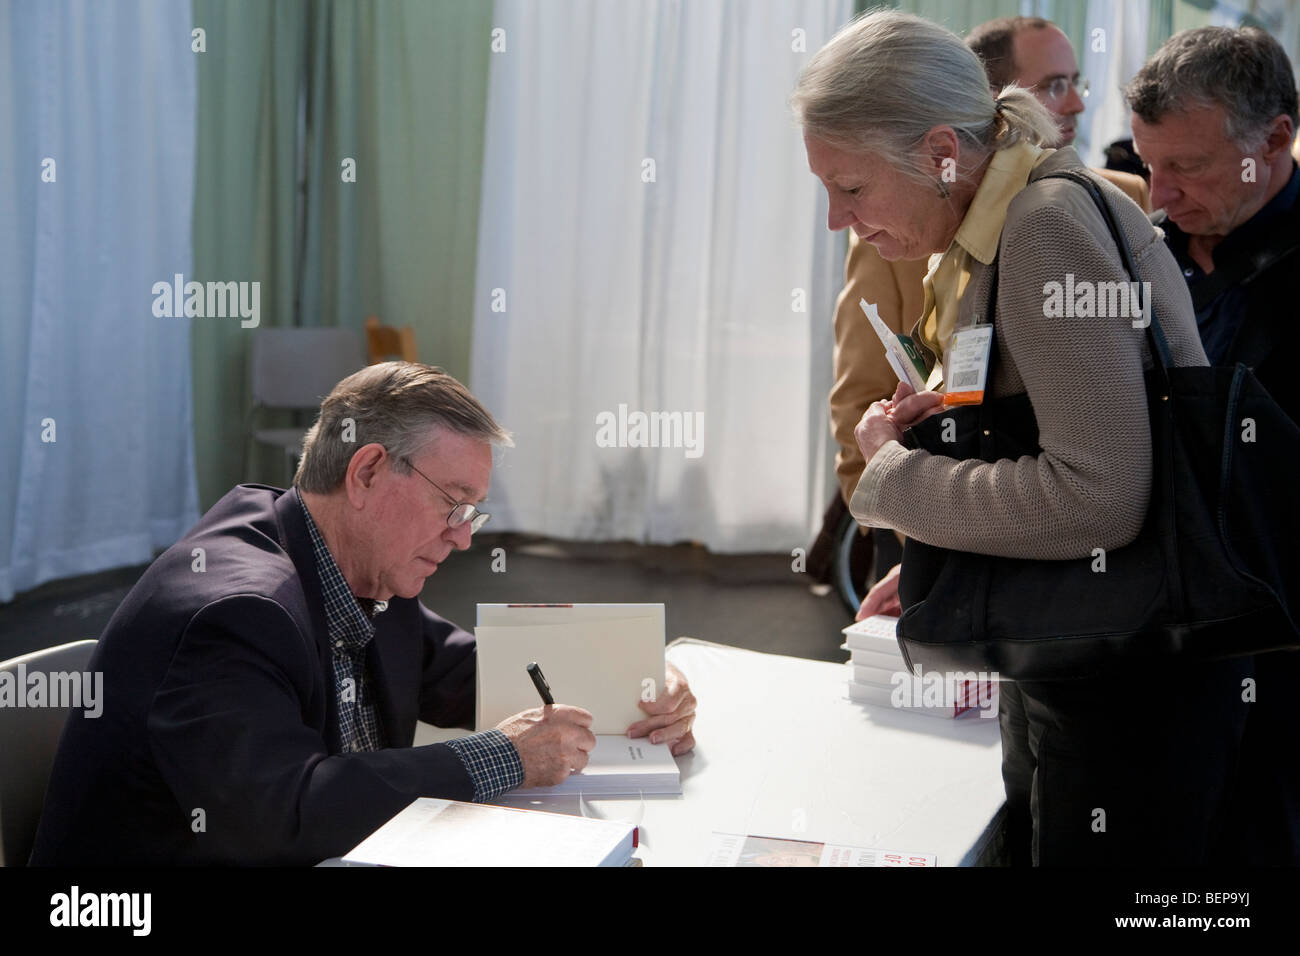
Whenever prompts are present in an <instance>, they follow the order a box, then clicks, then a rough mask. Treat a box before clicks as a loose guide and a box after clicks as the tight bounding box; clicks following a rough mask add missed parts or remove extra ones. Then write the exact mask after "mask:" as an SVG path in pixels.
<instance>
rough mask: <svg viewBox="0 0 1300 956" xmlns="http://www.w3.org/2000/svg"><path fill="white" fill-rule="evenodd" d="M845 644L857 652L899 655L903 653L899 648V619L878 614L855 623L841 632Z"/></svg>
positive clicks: (901, 655)
mask: <svg viewBox="0 0 1300 956" xmlns="http://www.w3.org/2000/svg"><path fill="white" fill-rule="evenodd" d="M840 633H841V634H843V635H844V643H846V644H847V645H848V646H849V647H850V648H852V649H853V650H855V651H874V652H875V653H877V654H891V655H897V656H898V658H899V660H902V657H903V652H902V650H901V649H900V648H899V646H898V618H896V617H889V616H888V615H885V614H877V615H875V616H873V617H869V618H867V619H866V620H865V621H855V622H854V623H852V624H850V625H849V626H848V627H846V628H844V629H842V630H841V631H840Z"/></svg>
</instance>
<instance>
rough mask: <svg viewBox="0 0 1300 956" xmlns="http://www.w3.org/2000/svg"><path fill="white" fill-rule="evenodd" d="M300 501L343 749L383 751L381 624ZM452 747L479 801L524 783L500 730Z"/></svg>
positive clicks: (379, 605) (377, 608)
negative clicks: (374, 681)
mask: <svg viewBox="0 0 1300 956" xmlns="http://www.w3.org/2000/svg"><path fill="white" fill-rule="evenodd" d="M298 502H299V504H301V505H302V513H303V517H304V518H305V519H306V521H307V530H308V531H309V532H310V533H311V544H312V551H313V554H314V555H315V558H316V570H317V573H318V574H319V575H320V580H321V590H322V591H323V593H324V595H325V623H326V627H327V628H328V632H329V643H330V650H331V655H330V656H331V658H332V662H333V667H334V693H335V695H336V697H337V698H338V710H339V736H340V738H341V739H342V743H343V752H344V753H357V752H360V751H366V750H379V749H381V748H382V747H383V746H384V740H383V731H382V729H381V728H380V726H379V716H378V714H377V712H376V711H375V705H374V699H373V696H372V691H371V687H370V679H369V674H368V672H367V670H366V665H365V651H366V645H367V644H369V643H370V639H371V638H372V637H374V636H375V625H374V624H373V623H372V622H371V620H370V616H369V615H368V614H367V613H366V611H365V610H364V608H363V607H362V604H361V602H360V601H359V600H358V599H357V598H356V597H355V596H353V594H352V590H351V588H349V587H348V583H347V581H346V580H345V579H344V577H343V572H342V571H340V570H339V566H338V564H336V563H335V561H334V556H333V555H332V554H330V550H329V548H328V547H326V545H325V539H324V538H323V537H322V536H321V533H320V530H319V529H318V528H317V527H316V522H314V521H313V520H312V517H311V512H309V511H308V510H307V504H306V502H304V501H303V500H302V496H301V495H299V496H298ZM387 607H388V604H387V602H386V601H376V602H374V611H373V613H375V614H378V613H380V612H381V611H383V610H385V609H386V608H387ZM349 678H350V679H351V680H352V685H351V686H352V687H354V688H356V692H355V694H349V695H346V696H349V697H354V700H346V701H345V700H344V699H343V698H344V696H345V694H344V693H343V691H344V688H345V687H347V686H348V685H347V684H345V683H344V682H345V681H346V680H348V679H349ZM447 746H448V747H450V748H451V750H452V751H453V752H454V753H455V754H456V756H457V757H459V758H460V762H461V763H462V764H464V766H465V772H466V773H467V774H469V778H470V780H471V781H472V782H473V784H474V800H475V802H478V803H482V802H484V801H487V800H491V799H492V798H494V797H496V796H499V795H500V794H503V793H505V792H506V791H507V790H513V789H514V788H515V787H518V786H520V785H521V784H522V783H523V782H524V765H523V761H521V760H520V759H519V751H517V750H516V749H515V745H514V744H512V743H511V742H510V738H509V737H507V736H506V735H505V734H503V733H502V732H501V731H499V730H487V731H484V732H482V733H478V734H471V735H470V736H468V737H462V738H460V739H459V740H451V741H448V742H447Z"/></svg>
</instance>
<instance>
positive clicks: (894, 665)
mask: <svg viewBox="0 0 1300 956" xmlns="http://www.w3.org/2000/svg"><path fill="white" fill-rule="evenodd" d="M842 633H843V634H844V644H842V645H841V647H842V648H843V649H844V650H846V651H848V652H849V654H850V664H851V665H852V668H853V671H852V675H851V676H850V677H849V682H848V684H849V688H848V689H849V698H850V699H851V700H856V701H859V702H861V703H865V704H878V705H880V706H882V707H894V708H897V709H899V710H906V711H908V712H910V713H918V714H927V715H930V716H932V717H958V716H960V715H962V714H964V713H967V712H969V711H984V710H987V709H988V708H991V707H996V705H997V682H996V680H994V679H993V678H992V677H991V675H988V674H984V673H969V674H939V673H933V674H917V673H913V672H911V671H909V670H908V669H907V661H906V660H904V658H903V652H902V650H901V649H900V648H899V646H898V637H897V634H898V618H896V617H889V616H886V615H884V614H877V615H876V616H874V617H869V618H867V619H866V620H865V621H858V622H856V623H854V624H850V625H849V626H848V627H846V628H844V629H843V631H842Z"/></svg>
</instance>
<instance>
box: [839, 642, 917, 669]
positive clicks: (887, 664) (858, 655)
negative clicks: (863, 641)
mask: <svg viewBox="0 0 1300 956" xmlns="http://www.w3.org/2000/svg"><path fill="white" fill-rule="evenodd" d="M840 650H842V651H848V652H849V662H850V663H852V664H854V665H855V666H856V665H861V666H862V667H883V668H885V669H887V670H892V671H902V672H903V673H904V674H906V673H907V672H908V671H907V662H906V661H905V660H903V655H902V653H901V652H900V653H898V654H888V653H878V652H876V651H861V650H856V649H854V648H852V647H849V645H847V644H841V645H840Z"/></svg>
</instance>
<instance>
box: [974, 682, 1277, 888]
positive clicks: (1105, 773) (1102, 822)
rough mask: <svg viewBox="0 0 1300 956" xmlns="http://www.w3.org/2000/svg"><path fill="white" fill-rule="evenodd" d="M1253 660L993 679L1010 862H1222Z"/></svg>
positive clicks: (1014, 863)
mask: <svg viewBox="0 0 1300 956" xmlns="http://www.w3.org/2000/svg"><path fill="white" fill-rule="evenodd" d="M1254 676H1255V662H1254V659H1253V658H1239V659H1235V660H1229V661H1216V662H1212V663H1209V664H1197V665H1187V664H1178V665H1165V666H1160V667H1149V666H1144V667H1141V668H1132V669H1129V670H1126V671H1124V672H1123V673H1121V674H1119V675H1117V676H1113V677H1111V676H1108V677H1099V678H1088V679H1084V680H1074V681H1049V682H1027V681H1018V682H1015V683H1010V682H1004V683H1003V684H1002V686H1001V700H1000V703H999V713H998V722H999V724H1000V726H1001V730H1002V779H1003V782H1004V784H1005V785H1006V792H1007V833H1006V838H1007V850H1008V854H1009V856H1010V860H1011V863H1012V864H1013V865H1028V864H1030V863H1032V864H1033V865H1036V866H1152V865H1157V866H1158V865H1173V866H1179V865H1184V866H1188V865H1190V866H1199V865H1206V864H1212V863H1219V862H1224V860H1225V858H1226V857H1227V856H1228V855H1229V854H1228V849H1227V847H1226V845H1225V841H1228V840H1230V839H1232V838H1233V836H1234V834H1233V832H1232V828H1231V827H1230V825H1229V824H1230V820H1229V815H1230V814H1231V813H1232V812H1233V806H1232V803H1231V801H1232V799H1233V797H1234V793H1233V790H1232V785H1231V782H1232V781H1233V780H1234V779H1235V778H1236V775H1237V772H1238V765H1239V762H1240V760H1241V757H1242V742H1243V735H1244V732H1245V729H1246V723H1247V717H1248V716H1249V715H1250V708H1251V707H1253V706H1256V705H1255V704H1252V703H1249V702H1248V701H1246V700H1244V699H1243V695H1244V694H1246V691H1247V687H1246V686H1244V683H1246V684H1248V679H1253V678H1254Z"/></svg>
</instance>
